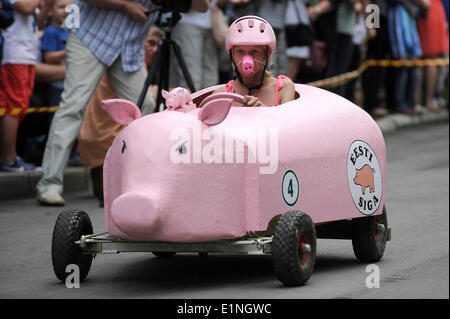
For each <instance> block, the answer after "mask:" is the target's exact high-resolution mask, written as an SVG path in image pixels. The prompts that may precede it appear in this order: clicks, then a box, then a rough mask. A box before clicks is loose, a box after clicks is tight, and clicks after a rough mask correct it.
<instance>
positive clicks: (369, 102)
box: [362, 0, 390, 118]
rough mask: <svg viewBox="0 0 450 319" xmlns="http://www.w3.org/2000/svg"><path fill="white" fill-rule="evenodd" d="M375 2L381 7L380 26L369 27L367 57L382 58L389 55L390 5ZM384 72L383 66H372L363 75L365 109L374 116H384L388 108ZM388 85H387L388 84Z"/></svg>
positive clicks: (388, 97)
mask: <svg viewBox="0 0 450 319" xmlns="http://www.w3.org/2000/svg"><path fill="white" fill-rule="evenodd" d="M372 3H373V4H375V5H377V6H378V8H379V9H380V11H379V12H380V16H379V28H376V29H375V28H369V29H368V30H367V33H368V35H367V36H368V43H367V55H366V57H367V59H375V60H382V59H386V58H387V57H388V56H389V50H390V46H389V35H388V28H387V15H388V11H389V7H388V4H387V0H373V1H372ZM383 75H384V72H383V69H382V68H381V67H370V68H368V69H367V70H366V71H365V72H364V73H363V76H362V88H363V100H364V101H363V105H364V109H365V110H366V111H367V112H368V113H369V114H370V115H372V116H373V117H375V118H376V117H383V116H385V115H387V114H388V110H387V109H386V108H385V107H383V106H382V105H381V102H382V101H381V99H380V92H381V88H382V85H386V83H387V81H384V77H383ZM386 87H387V85H386ZM386 94H387V97H386V98H387V100H388V101H389V100H390V91H389V90H388V89H386Z"/></svg>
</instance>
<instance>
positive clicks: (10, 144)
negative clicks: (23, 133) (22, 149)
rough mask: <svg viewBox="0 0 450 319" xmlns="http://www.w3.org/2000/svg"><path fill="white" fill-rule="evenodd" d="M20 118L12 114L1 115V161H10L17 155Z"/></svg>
mask: <svg viewBox="0 0 450 319" xmlns="http://www.w3.org/2000/svg"><path fill="white" fill-rule="evenodd" d="M18 127H19V120H18V119H16V118H14V117H12V116H2V117H0V162H3V163H9V162H11V161H12V160H13V159H14V158H15V157H16V155H17V154H16V140H17V129H18Z"/></svg>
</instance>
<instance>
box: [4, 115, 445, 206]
mask: <svg viewBox="0 0 450 319" xmlns="http://www.w3.org/2000/svg"><path fill="white" fill-rule="evenodd" d="M448 120H449V113H448V110H446V109H444V110H442V111H439V112H435V113H426V114H422V115H416V116H410V115H404V114H393V115H388V116H386V117H384V118H381V119H378V120H376V123H377V124H378V126H379V127H380V129H381V131H382V132H383V134H387V133H391V132H394V131H397V130H399V129H401V128H404V127H410V126H417V125H421V124H431V123H437V122H445V121H448ZM41 176H42V172H0V200H5V199H12V198H24V197H35V196H36V193H37V191H36V185H37V183H38V182H39V179H40V178H41ZM90 189H92V183H91V178H90V173H89V171H88V170H86V169H85V168H84V167H67V168H66V169H65V170H64V193H66V194H67V193H71V192H77V191H84V190H90Z"/></svg>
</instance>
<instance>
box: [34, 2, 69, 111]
mask: <svg viewBox="0 0 450 319" xmlns="http://www.w3.org/2000/svg"><path fill="white" fill-rule="evenodd" d="M71 3H72V0H54V2H53V6H52V15H51V19H50V25H49V26H48V27H47V28H45V31H44V36H43V37H42V45H41V49H42V51H43V61H44V62H45V63H49V64H57V65H58V64H61V65H65V60H66V44H65V43H66V42H67V35H68V32H67V30H66V29H65V28H63V23H64V20H65V19H66V16H67V13H66V7H67V6H68V5H70V4H71ZM63 84H64V82H63V81H52V82H49V85H48V86H47V87H48V89H47V94H46V95H47V98H48V103H49V105H52V106H55V105H59V102H60V101H61V93H62V91H63V87H64V86H63Z"/></svg>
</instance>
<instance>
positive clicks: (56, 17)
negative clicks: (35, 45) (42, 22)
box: [52, 0, 72, 26]
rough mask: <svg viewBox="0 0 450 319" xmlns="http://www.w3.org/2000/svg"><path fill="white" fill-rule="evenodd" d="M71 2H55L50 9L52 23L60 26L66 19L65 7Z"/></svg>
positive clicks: (61, 0)
mask: <svg viewBox="0 0 450 319" xmlns="http://www.w3.org/2000/svg"><path fill="white" fill-rule="evenodd" d="M71 3H72V0H55V2H53V7H52V22H53V23H54V24H57V25H59V26H61V25H62V24H63V22H64V20H65V19H66V17H67V12H66V7H67V6H68V5H70V4H71Z"/></svg>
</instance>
